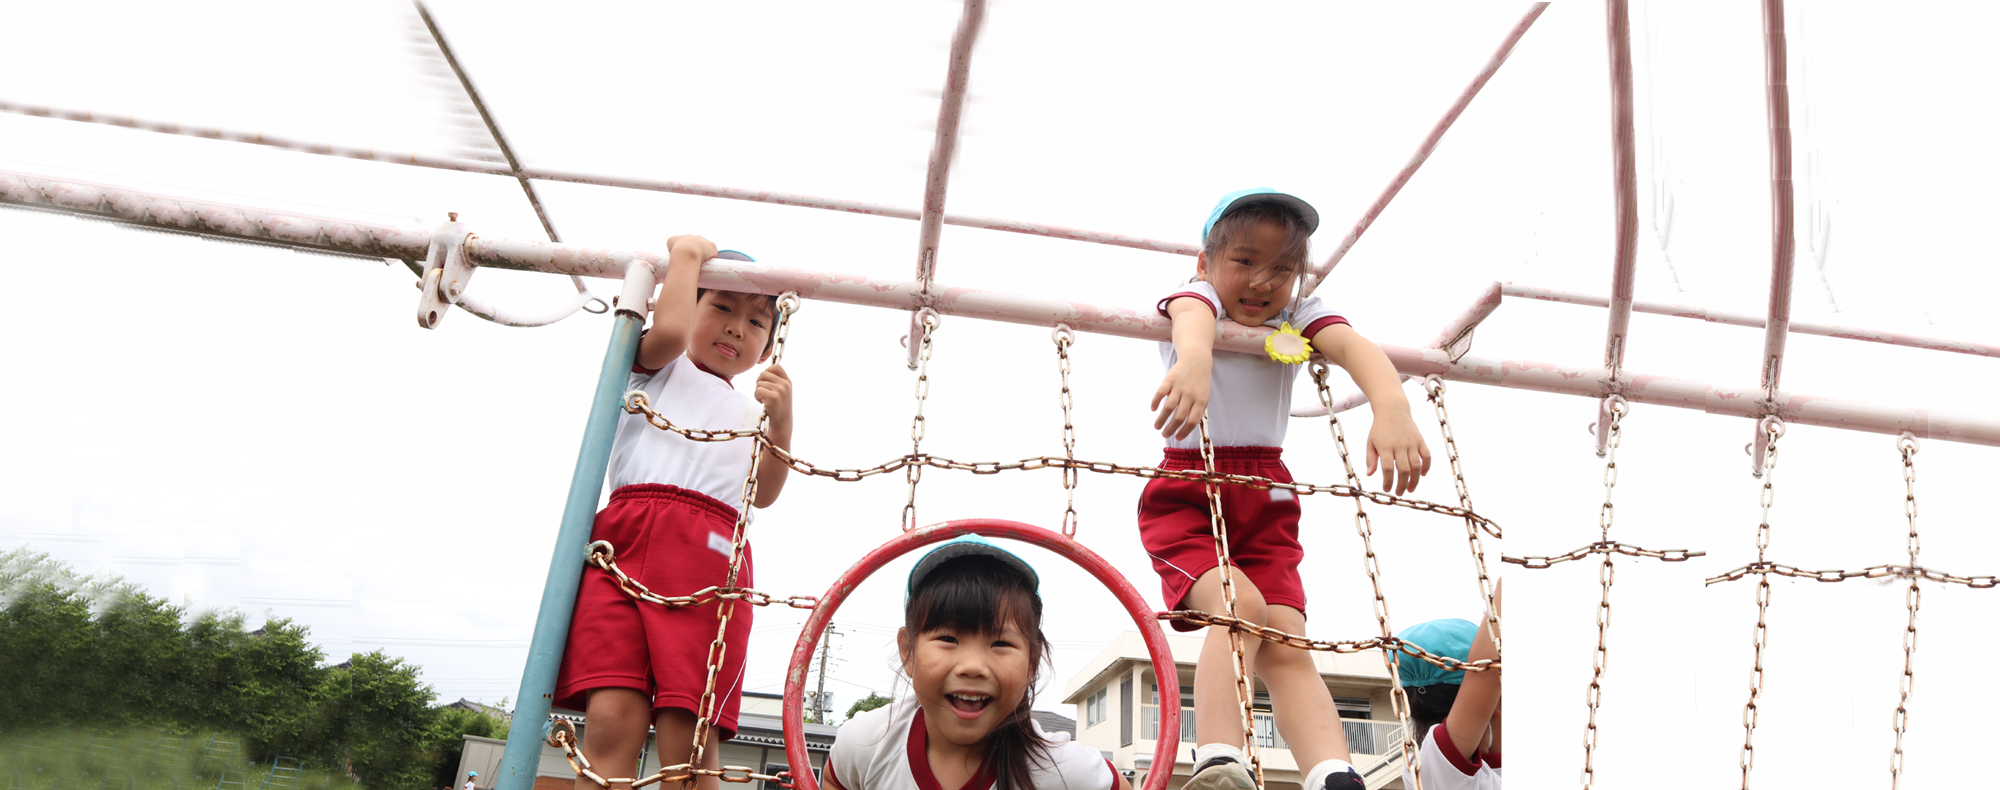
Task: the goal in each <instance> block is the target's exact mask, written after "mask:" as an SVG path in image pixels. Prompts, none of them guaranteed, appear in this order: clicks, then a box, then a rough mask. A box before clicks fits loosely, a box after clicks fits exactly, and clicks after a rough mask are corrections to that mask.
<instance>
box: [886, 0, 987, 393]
mask: <svg viewBox="0 0 2000 790" xmlns="http://www.w3.org/2000/svg"><path fill="white" fill-rule="evenodd" d="M985 20H986V0H965V6H964V9H963V10H962V11H961V12H960V14H959V17H958V29H957V30H956V31H953V32H952V34H951V65H950V66H949V67H948V68H946V70H945V77H944V92H943V94H942V95H941V97H940V98H939V101H938V120H937V136H936V138H935V139H934V140H933V141H932V142H931V158H930V165H929V166H928V167H927V168H926V170H925V173H924V202H923V207H922V209H921V210H922V213H921V214H919V215H918V217H917V223H918V230H917V282H918V283H920V284H921V286H922V290H921V291H920V293H921V295H922V297H923V301H924V306H926V307H928V306H930V301H931V281H932V279H933V278H935V277H936V275H937V250H938V237H939V236H940V235H942V234H943V232H944V198H945V190H946V188H947V187H949V186H950V184H951V162H952V159H953V158H955V157H956V156H957V155H958V125H959V121H960V120H962V119H963V118H964V117H965V90H966V85H967V81H968V79H969V78H970V77H971V74H972V45H973V44H974V43H975V42H977V41H978V40H979V28H980V24H981V23H982V22H984V21H985ZM922 331H923V328H922V327H921V326H920V325H919V323H918V321H917V314H916V313H914V312H912V313H910V335H909V339H908V341H907V342H905V343H904V345H905V346H908V347H909V349H910V360H909V363H910V369H911V370H916V369H917V353H918V348H917V346H918V343H917V338H918V335H919V334H921V333H922Z"/></svg>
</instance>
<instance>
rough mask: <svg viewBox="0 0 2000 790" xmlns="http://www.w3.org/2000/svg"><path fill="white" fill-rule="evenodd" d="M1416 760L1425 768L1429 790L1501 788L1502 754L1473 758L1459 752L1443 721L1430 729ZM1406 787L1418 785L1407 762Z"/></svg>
mask: <svg viewBox="0 0 2000 790" xmlns="http://www.w3.org/2000/svg"><path fill="white" fill-rule="evenodd" d="M1417 759H1418V761H1419V762H1418V765H1421V766H1423V768H1424V787H1425V788H1426V790H1501V785H1500V754H1499V753H1498V752H1490V753H1484V754H1480V753H1475V754H1473V756H1472V757H1471V758H1467V757H1466V756H1465V755H1462V754H1459V753H1458V747H1457V746H1456V745H1454V744H1453V743H1452V742H1451V733H1448V732H1445V729H1444V725H1442V724H1439V725H1437V726H1435V727H1432V728H1431V736H1430V737H1429V738H1425V739H1424V745H1423V748H1421V749H1418V750H1417ZM1403 786H1404V787H1416V786H1417V782H1416V780H1415V779H1412V778H1411V777H1410V768H1409V766H1407V765H1405V766H1403Z"/></svg>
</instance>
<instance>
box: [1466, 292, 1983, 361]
mask: <svg viewBox="0 0 2000 790" xmlns="http://www.w3.org/2000/svg"><path fill="white" fill-rule="evenodd" d="M1500 292H1501V294H1502V295H1504V296H1512V297H1518V298H1522V299H1534V300H1536V301H1542V302H1557V303H1561V304H1575V305H1584V306H1587V307H1605V306H1608V305H1609V304H1610V303H1611V300H1610V299H1609V298H1608V297H1604V296H1598V295H1595V294H1585V293H1577V292H1575V291H1562V290H1557V289H1554V288H1537V287H1534V286H1528V285H1516V284H1514V283H1502V284H1501V285H1500ZM1632 309H1633V310H1634V311H1635V312H1640V313H1651V314H1653V315H1665V316H1673V317H1675V318H1693V319H1698V320H1702V321H1707V322H1709V323H1711V324H1727V325H1729V326H1747V327H1750V328H1752V329H1763V328H1765V326H1766V325H1767V322H1766V321H1765V319H1764V318H1762V317H1760V316H1754V315H1748V314H1745V313H1731V312H1726V311H1722V310H1710V309H1708V308H1705V307H1696V306H1693V305H1679V304H1667V303H1665V302H1641V301H1634V302H1633V303H1632ZM1786 329H1787V330H1788V331H1789V332H1791V333H1792V334H1795V335H1820V336H1823V337H1836V338H1840V339H1842V340H1862V341H1866V342H1869V343H1882V344H1885V345H1891V346H1906V347H1909V348H1923V349H1929V350H1932V351H1945V352H1950V353H1953V354H1970V355H1972V356H1976V357H1994V358H2000V343H1975V342H1972V341H1969V340H1949V339H1945V338H1936V337H1923V336H1921V335H1908V334H1903V333H1900V332H1886V331H1882V330H1879V329H1861V328H1858V327H1851V326H1839V325H1836V324H1815V323H1807V322H1800V321H1795V322H1793V323H1791V324H1790V325H1789V326H1787V327H1786Z"/></svg>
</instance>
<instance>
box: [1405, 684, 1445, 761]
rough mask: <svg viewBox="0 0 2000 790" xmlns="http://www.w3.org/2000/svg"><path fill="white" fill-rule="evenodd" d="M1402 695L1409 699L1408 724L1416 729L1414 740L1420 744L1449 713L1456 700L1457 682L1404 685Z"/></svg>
mask: <svg viewBox="0 0 2000 790" xmlns="http://www.w3.org/2000/svg"><path fill="white" fill-rule="evenodd" d="M1403 696H1405V697H1407V698H1408V699H1409V701H1410V724H1411V725H1412V726H1414V727H1416V728H1417V729H1418V733H1417V738H1416V741H1417V744H1418V745H1420V746H1421V745H1423V742H1424V739H1425V738H1428V737H1430V734H1431V730H1432V729H1433V728H1435V727H1437V726H1438V725H1440V724H1443V723H1444V719H1445V717H1446V716H1450V715H1451V704H1452V703H1453V702H1456V701H1458V684H1457V683H1434V684H1431V685H1429V686H1404V687H1403Z"/></svg>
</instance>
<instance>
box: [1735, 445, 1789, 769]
mask: <svg viewBox="0 0 2000 790" xmlns="http://www.w3.org/2000/svg"><path fill="white" fill-rule="evenodd" d="M1763 425H1764V487H1763V489H1762V490H1761V492H1760V493H1759V494H1758V495H1757V499H1758V503H1759V505H1760V506H1762V507H1763V509H1764V518H1763V520H1762V521H1759V522H1758V523H1757V561H1758V562H1760V563H1761V562H1763V561H1764V550H1765V549H1768V548H1770V547H1771V500H1772V499H1773V498H1774V496H1775V495H1774V494H1773V493H1772V489H1771V479H1772V478H1773V477H1775V476H1777V473H1778V437H1780V436H1783V435H1785V423H1784V422H1783V421H1782V420H1779V419H1778V418H1776V417H1765V418H1764V423H1763ZM1770 609H1771V577H1770V575H1768V574H1765V575H1760V576H1758V577H1757V628H1756V630H1755V631H1753V632H1752V640H1753V641H1754V642H1755V643H1756V657H1755V660H1754V662H1753V663H1752V664H1751V665H1750V701H1749V702H1747V703H1745V704H1744V705H1743V756H1742V757H1741V758H1740V759H1739V760H1738V763H1739V764H1740V765H1741V766H1742V769H1743V785H1742V790H1750V769H1751V768H1752V767H1755V766H1756V764H1757V747H1756V746H1755V745H1753V744H1752V743H1751V737H1752V736H1754V735H1756V734H1757V697H1758V695H1760V694H1763V693H1764V645H1765V643H1766V640H1767V639H1768V638H1769V637H1770V627H1769V626H1767V625H1766V624H1765V615H1766V614H1768V613H1769V612H1770Z"/></svg>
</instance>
